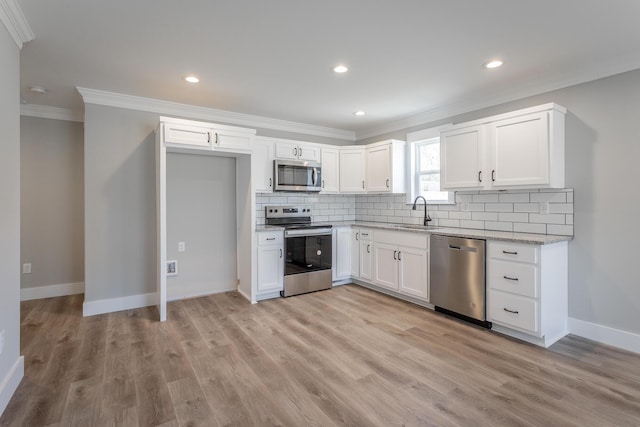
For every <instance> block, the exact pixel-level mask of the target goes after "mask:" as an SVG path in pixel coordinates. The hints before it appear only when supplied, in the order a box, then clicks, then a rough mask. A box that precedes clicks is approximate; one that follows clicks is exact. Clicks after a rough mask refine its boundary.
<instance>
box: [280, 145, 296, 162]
mask: <svg viewBox="0 0 640 427" xmlns="http://www.w3.org/2000/svg"><path fill="white" fill-rule="evenodd" d="M276 158H278V159H284V160H297V159H298V144H295V143H286V142H278V143H277V144H276Z"/></svg>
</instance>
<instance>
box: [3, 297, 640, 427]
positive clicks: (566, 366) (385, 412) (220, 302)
mask: <svg viewBox="0 0 640 427" xmlns="http://www.w3.org/2000/svg"><path fill="white" fill-rule="evenodd" d="M82 300H83V297H82V296H81V295H77V296H70V297H62V298H52V299H47V300H39V301H30V302H23V303H22V313H21V317H22V329H21V331H22V354H24V356H25V364H26V367H25V371H26V372H25V377H24V379H23V381H22V383H21V384H20V387H19V388H18V390H17V392H16V394H15V395H14V397H13V399H12V400H11V402H10V403H9V406H8V407H7V409H6V410H5V413H4V415H3V416H2V418H0V425H2V426H19V425H22V426H45V425H53V426H65V427H67V426H196V425H202V426H218V425H220V426H223V425H237V426H270V425H285V426H332V425H350V426H396V425H407V426H422V425H434V426H501V425H509V426H519V425H525V426H624V425H628V426H638V425H640V356H639V355H637V354H633V353H628V352H624V351H619V350H616V349H613V348H610V347H607V346H602V345H598V344H595V343H593V342H590V341H587V340H584V339H580V338H577V337H573V336H569V337H566V338H564V339H563V340H561V341H560V342H558V343H556V344H555V345H554V346H552V347H551V349H549V350H545V349H541V348H538V347H535V346H532V345H529V344H526V343H522V342H519V341H516V340H512V339H509V338H506V337H504V336H501V335H499V334H496V333H492V332H490V331H487V330H483V329H481V328H478V327H475V326H472V325H469V324H466V323H462V322H460V321H458V320H454V319H451V318H448V317H446V316H444V315H442V314H439V313H434V312H432V311H430V310H428V309H424V308H421V307H418V306H415V305H412V304H409V303H405V302H402V301H398V300H395V299H393V298H390V297H387V296H385V295H381V294H378V293H375V292H373V291H370V290H368V289H365V288H361V287H359V286H355V285H351V286H342V287H339V288H335V289H332V290H328V291H322V292H317V293H313V294H308V295H302V296H297V297H292V298H286V299H283V298H279V299H274V300H270V301H263V302H261V303H259V304H255V305H251V304H249V303H248V302H246V301H245V300H244V299H243V298H242V297H241V296H240V295H239V294H237V293H235V292H231V293H226V294H219V295H214V296H210V297H204V298H198V299H192V300H186V301H179V302H173V303H170V304H169V311H168V319H169V320H168V321H167V322H165V323H160V322H157V321H155V319H156V316H157V313H156V310H155V308H146V309H137V310H129V311H125V312H120V313H112V314H105V315H101V316H94V317H87V318H82Z"/></svg>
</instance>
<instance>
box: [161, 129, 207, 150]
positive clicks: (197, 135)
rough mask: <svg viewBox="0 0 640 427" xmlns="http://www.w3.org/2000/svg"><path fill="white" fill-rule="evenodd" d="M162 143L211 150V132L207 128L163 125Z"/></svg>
mask: <svg viewBox="0 0 640 427" xmlns="http://www.w3.org/2000/svg"><path fill="white" fill-rule="evenodd" d="M163 126H164V142H165V143H167V144H179V145H190V146H193V147H200V148H202V147H204V148H211V144H212V142H211V141H212V131H211V129H209V128H205V127H198V126H187V125H176V124H171V123H164V124H163Z"/></svg>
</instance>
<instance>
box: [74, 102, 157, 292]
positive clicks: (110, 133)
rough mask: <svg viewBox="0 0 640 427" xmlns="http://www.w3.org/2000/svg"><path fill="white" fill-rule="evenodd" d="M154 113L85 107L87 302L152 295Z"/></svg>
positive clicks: (154, 206) (154, 237)
mask: <svg viewBox="0 0 640 427" xmlns="http://www.w3.org/2000/svg"><path fill="white" fill-rule="evenodd" d="M157 125H158V115H157V114H152V113H144V112H139V111H133V110H124V109H119V108H111V107H103V106H98V105H92V104H88V105H86V106H85V124H84V131H85V133H84V141H85V144H84V174H85V187H84V200H85V209H84V213H85V302H92V301H98V300H103V299H110V298H119V297H124V296H130V295H141V294H147V293H152V292H155V291H156V283H155V282H156V259H155V257H156V205H155V203H156V196H155V128H156V126H157Z"/></svg>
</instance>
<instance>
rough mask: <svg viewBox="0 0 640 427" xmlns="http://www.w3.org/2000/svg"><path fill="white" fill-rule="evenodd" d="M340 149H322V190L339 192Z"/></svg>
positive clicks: (324, 191)
mask: <svg viewBox="0 0 640 427" xmlns="http://www.w3.org/2000/svg"><path fill="white" fill-rule="evenodd" d="M339 160H340V159H339V151H338V150H335V149H332V148H323V149H322V192H323V193H337V192H338V191H340V187H339V186H338V182H339V181H338V174H339V170H338V162H339Z"/></svg>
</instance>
